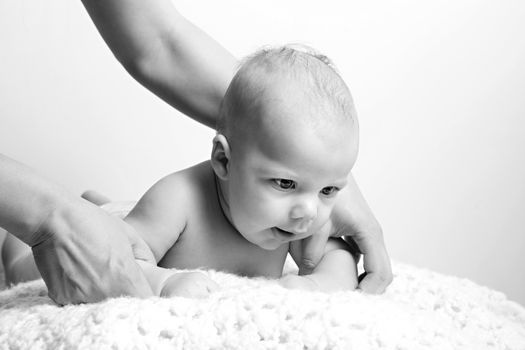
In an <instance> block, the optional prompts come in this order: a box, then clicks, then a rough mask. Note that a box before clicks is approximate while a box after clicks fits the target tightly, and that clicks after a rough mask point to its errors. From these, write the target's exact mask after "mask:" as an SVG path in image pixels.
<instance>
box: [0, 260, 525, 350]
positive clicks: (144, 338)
mask: <svg viewBox="0 0 525 350" xmlns="http://www.w3.org/2000/svg"><path fill="white" fill-rule="evenodd" d="M205 273H209V274H210V277H212V278H213V279H215V280H216V281H217V282H219V284H220V285H221V286H222V290H221V291H219V292H217V293H215V294H213V295H212V296H211V297H209V298H208V299H201V300H198V299H185V298H171V299H162V298H156V297H155V298H150V299H146V300H139V299H134V298H118V299H111V300H107V301H104V302H101V303H98V304H89V305H78V306H66V307H58V306H55V305H54V304H53V303H52V302H51V300H50V299H49V298H48V297H47V291H46V288H45V286H44V284H43V283H42V281H34V282H29V283H23V284H20V285H18V286H15V287H13V288H11V289H7V290H4V291H1V292H0V349H53V350H54V349H73V348H79V349H243V350H245V349H301V350H302V349H345V350H346V349H360V350H363V349H396V350H401V349H407V350H414V349H440V350H446V349H469V350H482V349H505V350H518V349H519V350H523V349H525V309H524V308H523V307H522V306H520V305H519V304H517V303H514V302H512V301H509V300H507V299H506V297H505V296H504V295H503V294H502V293H499V292H496V291H493V290H490V289H488V288H485V287H481V286H479V285H476V284H474V283H473V282H471V281H469V280H466V279H459V278H455V277H450V276H445V275H441V274H438V273H435V272H431V271H428V270H423V269H419V268H415V267H412V266H409V265H405V264H400V263H394V275H395V279H394V282H393V283H392V285H391V286H390V287H389V289H388V291H387V292H386V293H385V294H384V295H381V296H371V295H364V294H361V293H358V292H340V293H335V294H324V293H312V292H301V291H295V290H286V289H283V288H281V287H280V286H278V285H277V284H276V283H275V281H270V280H265V279H261V278H259V279H248V278H242V277H239V276H235V275H231V274H225V273H219V272H214V271H207V272H205Z"/></svg>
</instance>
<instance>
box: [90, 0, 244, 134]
mask: <svg viewBox="0 0 525 350" xmlns="http://www.w3.org/2000/svg"><path fill="white" fill-rule="evenodd" d="M83 3H84V6H85V7H86V9H87V11H88V13H89V15H90V16H91V18H92V20H93V22H94V23H95V25H96V27H97V29H98V30H99V32H100V34H101V35H102V37H103V38H104V40H105V41H106V43H107V44H108V46H109V47H110V49H111V51H112V52H113V54H114V55H115V56H116V57H117V59H118V60H119V61H120V62H121V63H122V65H123V66H124V67H125V68H126V69H127V70H128V72H129V73H130V74H131V75H132V76H133V77H134V78H135V79H136V80H138V81H139V82H140V83H141V84H143V85H144V86H145V87H146V88H148V89H149V90H151V91H152V92H153V93H155V94H156V95H157V96H159V97H160V98H162V99H163V100H164V101H166V102H167V103H169V104H170V105H172V106H173V107H175V108H176V109H178V110H180V111H181V112H183V113H185V114H187V115H188V116H190V117H191V118H193V119H195V120H197V121H198V122H200V123H203V124H205V125H207V126H209V127H212V128H214V127H215V121H216V118H217V112H218V109H219V106H220V102H221V100H222V97H223V96H224V93H225V91H226V89H227V87H228V85H229V82H230V80H231V78H232V77H233V74H234V71H235V69H236V65H237V60H236V59H235V58H234V57H233V56H232V55H231V54H230V53H229V52H228V51H227V50H226V49H224V48H223V47H222V46H221V45H219V43H217V42H216V41H215V40H214V39H212V38H211V37H210V36H208V35H207V34H206V33H204V32H203V31H202V30H200V29H199V28H198V27H196V26H195V25H193V24H192V23H191V22H189V21H188V20H187V19H186V18H184V17H183V16H182V15H180V14H179V13H178V12H177V11H176V10H175V8H174V7H173V4H172V3H171V1H170V0H151V1H142V0H83Z"/></svg>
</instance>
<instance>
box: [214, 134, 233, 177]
mask: <svg viewBox="0 0 525 350" xmlns="http://www.w3.org/2000/svg"><path fill="white" fill-rule="evenodd" d="M229 165H230V145H229V144H228V140H226V137H225V136H224V135H222V134H217V135H216V136H215V137H214V138H213V149H212V151H211V166H212V167H213V170H214V171H215V174H216V175H217V177H218V178H219V179H221V180H226V179H227V178H228V170H229Z"/></svg>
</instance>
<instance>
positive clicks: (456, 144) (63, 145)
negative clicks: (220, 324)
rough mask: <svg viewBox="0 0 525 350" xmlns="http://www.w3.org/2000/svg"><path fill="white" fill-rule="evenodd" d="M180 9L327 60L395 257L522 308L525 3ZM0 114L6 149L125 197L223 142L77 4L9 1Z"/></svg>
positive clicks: (231, 39) (219, 31)
mask: <svg viewBox="0 0 525 350" xmlns="http://www.w3.org/2000/svg"><path fill="white" fill-rule="evenodd" d="M175 4H176V7H177V8H178V9H179V11H180V12H182V13H183V14H184V15H186V16H187V17H188V18H189V19H191V20H192V21H194V22H195V23H196V24H197V25H199V26H200V27H202V28H203V29H204V30H205V31H207V32H208V33H210V34H211V35H212V36H213V37H214V38H216V39H217V40H218V41H219V42H220V43H222V44H223V45H224V46H225V47H226V48H227V49H228V50H230V51H231V52H233V53H234V54H235V55H236V56H237V57H242V56H244V55H246V54H249V53H251V52H252V51H253V50H255V49H257V48H258V47H260V46H262V45H265V44H283V43H288V42H300V43H305V44H309V45H311V46H314V47H316V48H317V49H319V50H321V51H322V52H323V53H325V54H326V55H328V56H329V57H331V58H332V59H333V60H334V61H335V63H336V65H337V66H338V67H339V70H340V72H341V74H342V75H343V77H344V79H345V80H346V81H347V83H348V85H349V86H350V89H351V91H352V93H353V96H354V99H355V101H356V104H357V110H358V113H359V118H360V126H361V144H360V154H359V158H358V161H357V164H356V166H355V169H354V175H355V177H356V179H357V181H358V183H359V185H360V188H361V190H362V192H363V194H364V196H365V197H366V199H367V200H368V202H369V204H370V206H371V207H372V210H373V212H374V213H375V215H376V216H377V218H378V219H379V221H380V222H381V224H382V227H383V229H384V233H385V239H386V243H387V246H388V249H389V252H390V254H391V257H392V258H393V259H395V260H398V261H403V262H407V263H411V264H414V265H417V266H420V267H426V268H430V269H433V270H435V271H439V272H442V273H446V274H451V275H455V276H460V277H466V278H470V279H472V280H474V281H476V282H477V283H479V284H482V285H486V286H489V287H491V288H494V289H497V290H500V291H503V292H504V293H506V294H507V295H508V296H509V297H510V298H511V299H513V300H516V301H519V302H521V303H522V304H525V273H524V266H525V257H524V254H523V251H524V250H525V234H524V233H525V228H524V227H525V98H524V96H525V66H524V62H525V40H524V36H523V33H525V21H524V20H523V19H524V18H525V2H522V1H519V0H516V1H510V0H508V1H507V0H504V1H416V0H413V1H323V2H319V1H300V0H293V1H290V0H288V1H277V0H271V1H269V0H266V1H250V2H246V1H241V0H226V1H204V0H184V1H175ZM208 59H210V60H213V59H214V58H213V57H211V56H210V57H209V58H208ZM0 118H1V119H0V121H1V122H0V152H1V153H3V154H5V155H7V156H10V157H12V158H15V159H17V160H19V161H21V162H23V163H26V164H28V165H30V166H31V167H33V168H35V169H37V171H38V172H40V173H41V174H43V175H44V176H46V177H47V178H49V179H52V180H53V181H55V182H57V183H60V184H62V185H63V186H65V187H66V188H68V189H69V190H71V191H73V192H75V193H80V192H82V191H83V190H85V189H88V188H93V189H97V190H99V191H101V192H103V193H105V194H107V195H108V196H110V197H112V198H114V199H119V200H123V199H138V198H139V197H140V196H141V195H142V194H143V193H144V191H145V190H146V189H147V188H148V187H149V186H151V185H152V184H153V183H154V182H155V181H156V180H158V179H159V178H160V177H162V176H164V175H166V174H168V173H170V172H173V171H176V170H179V169H182V168H184V167H187V166H189V165H192V164H194V163H197V162H199V161H201V160H203V159H205V158H207V157H208V155H209V153H210V150H211V138H212V136H213V135H214V132H213V131H212V130H209V129H207V128H205V127H203V126H201V125H198V124H197V123H195V122H193V121H192V120H190V119H189V118H187V117H184V116H183V115H182V114H180V113H178V112H177V111H175V110H174V109H173V108H171V107H170V106H168V105H167V104H165V103H164V102H162V101H161V100H159V99H158V98H156V97H155V96H154V95H153V94H151V93H150V92H148V91H147V90H146V89H144V88H143V87H142V86H140V85H139V84H138V83H136V82H135V81H134V80H133V79H132V78H131V77H130V76H128V74H127V73H126V71H125V70H124V69H123V68H122V67H121V66H120V65H119V63H118V62H117V61H116V60H115V59H114V57H113V56H112V54H111V52H110V51H109V49H108V48H107V47H106V46H105V44H104V42H103V40H102V39H101V37H100V36H99V34H98V32H97V31H96V29H95V27H94V25H93V24H92V22H91V20H90V19H89V17H88V15H87V13H86V11H85V10H84V8H83V6H82V4H81V2H80V1H78V0H77V1H69V0H50V1H37V0H33V1H31V0H0Z"/></svg>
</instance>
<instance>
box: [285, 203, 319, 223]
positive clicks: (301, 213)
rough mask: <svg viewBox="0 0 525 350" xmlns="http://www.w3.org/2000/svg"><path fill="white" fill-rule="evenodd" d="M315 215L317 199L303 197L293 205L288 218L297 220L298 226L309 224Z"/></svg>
mask: <svg viewBox="0 0 525 350" xmlns="http://www.w3.org/2000/svg"><path fill="white" fill-rule="evenodd" d="M316 217H317V200H316V199H310V198H304V199H303V200H301V201H300V202H299V203H297V205H295V206H294V207H293V208H292V210H291V212H290V218H291V219H293V220H294V221H296V222H298V226H300V227H306V226H310V225H311V224H312V222H313V220H314V219H315V218H316Z"/></svg>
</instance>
